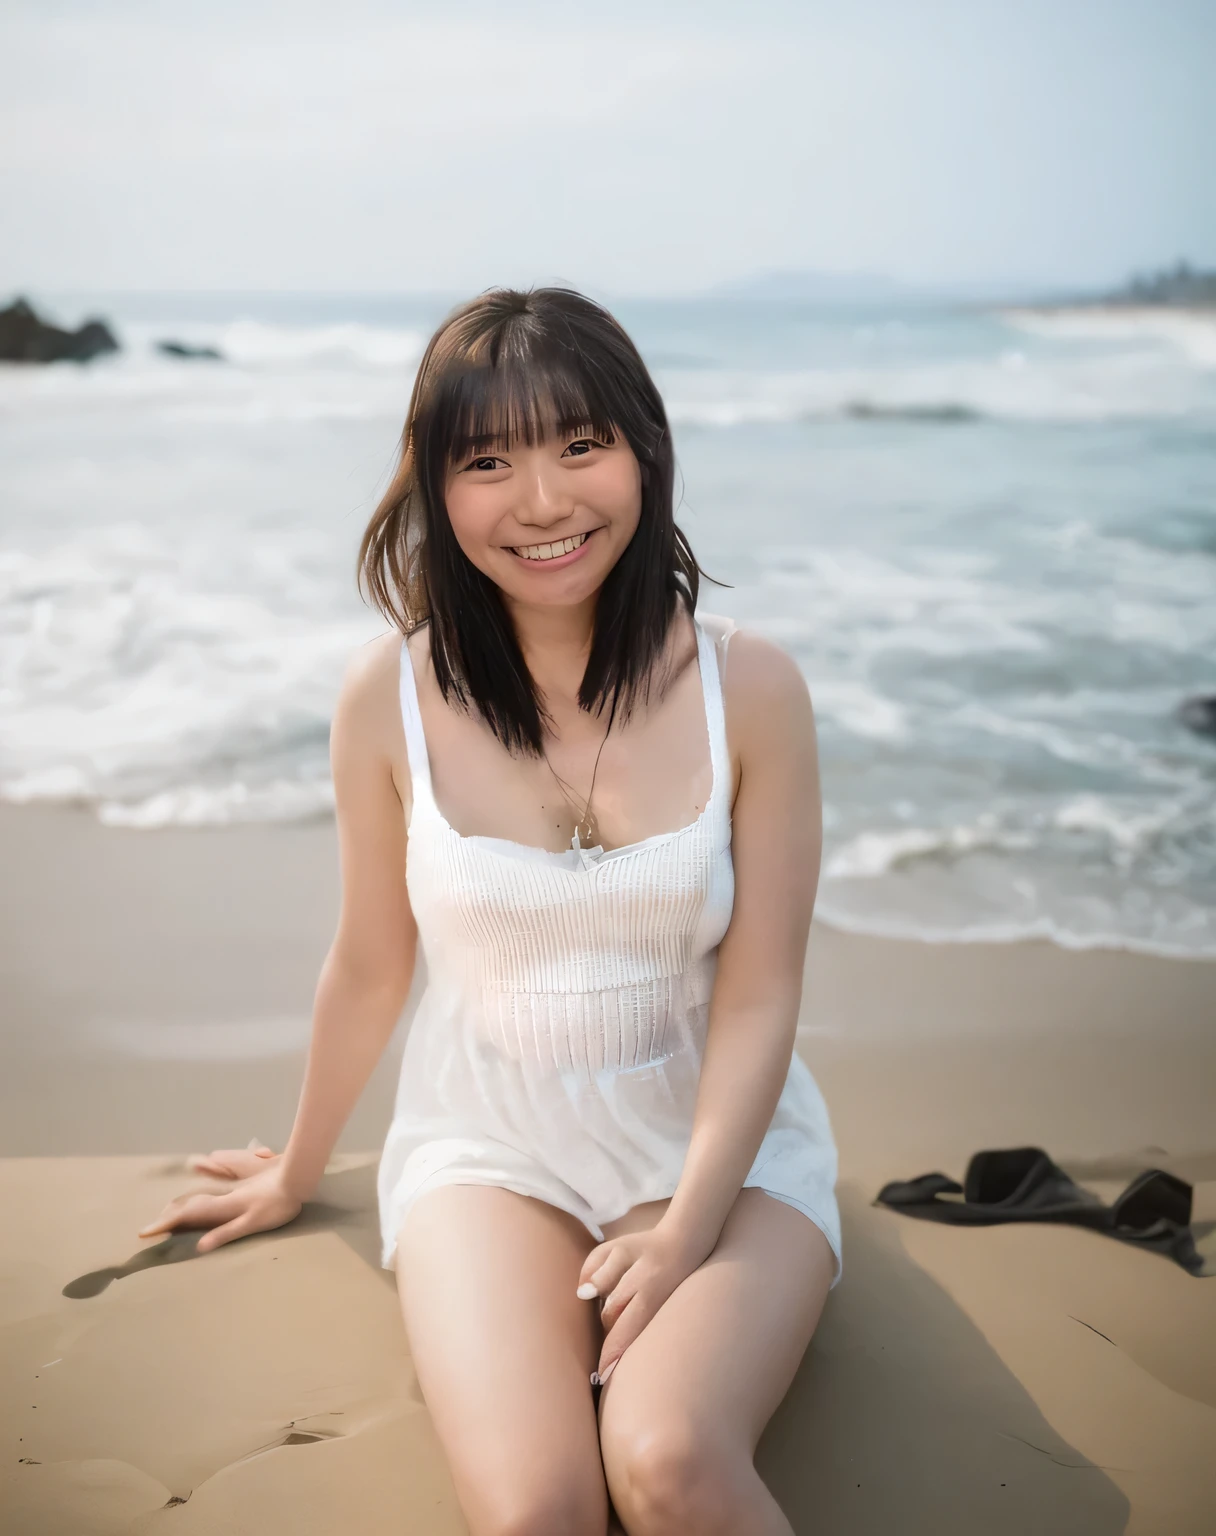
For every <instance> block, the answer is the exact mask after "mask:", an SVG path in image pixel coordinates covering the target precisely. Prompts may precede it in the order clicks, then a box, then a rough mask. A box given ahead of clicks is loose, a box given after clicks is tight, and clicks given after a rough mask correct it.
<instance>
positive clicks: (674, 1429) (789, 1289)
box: [599, 1189, 834, 1536]
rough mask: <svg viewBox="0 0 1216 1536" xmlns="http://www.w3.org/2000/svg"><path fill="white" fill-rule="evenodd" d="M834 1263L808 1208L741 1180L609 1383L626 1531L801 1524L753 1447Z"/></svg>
mask: <svg viewBox="0 0 1216 1536" xmlns="http://www.w3.org/2000/svg"><path fill="white" fill-rule="evenodd" d="M666 1206H667V1202H666V1201H655V1202H653V1203H651V1204H650V1205H645V1206H637V1207H635V1209H634V1210H632V1211H630V1212H629V1214H628V1215H627V1216H623V1217H622V1218H621V1219H620V1221H617V1222H612V1223H610V1224H609V1225H606V1226H605V1227H604V1235H605V1237H615V1236H617V1235H619V1234H620V1233H621V1232H628V1231H638V1230H639V1229H644V1228H648V1227H651V1226H653V1225H654V1223H655V1222H656V1221H657V1220H658V1219H659V1217H660V1216H661V1215H662V1213H663V1211H664V1210H665V1209H666ZM833 1271H834V1260H833V1257H832V1251H831V1248H830V1247H829V1245H828V1241H827V1239H826V1238H825V1237H824V1235H823V1233H822V1232H820V1230H819V1229H818V1227H816V1226H815V1225H814V1224H813V1223H812V1222H810V1221H808V1220H807V1218H806V1217H805V1216H804V1215H803V1214H802V1213H801V1212H800V1211H796V1210H794V1209H793V1208H792V1207H791V1206H788V1205H785V1204H784V1203H783V1202H781V1201H780V1200H776V1199H774V1198H773V1197H772V1196H770V1195H766V1194H765V1193H764V1191H763V1190H760V1189H744V1190H741V1191H740V1194H739V1197H738V1199H737V1200H736V1201H735V1204H734V1206H733V1208H732V1210H731V1213H730V1215H729V1216H728V1217H727V1219H726V1223H725V1225H724V1226H723V1228H722V1235H721V1237H720V1238H719V1240H718V1244H717V1247H716V1248H715V1249H714V1251H713V1252H712V1253H711V1254H710V1256H709V1258H708V1259H706V1260H705V1262H704V1263H703V1264H702V1265H701V1266H700V1268H699V1269H697V1270H696V1271H694V1273H693V1274H691V1275H690V1276H689V1277H688V1279H687V1280H685V1281H684V1282H683V1284H682V1285H680V1286H678V1287H677V1289H676V1290H675V1291H674V1292H673V1293H672V1294H671V1296H670V1297H668V1299H667V1301H666V1302H665V1303H664V1304H663V1306H662V1307H661V1308H660V1310H659V1311H658V1313H657V1314H656V1315H655V1316H654V1317H653V1318H652V1319H651V1321H650V1322H649V1323H648V1324H647V1325H646V1327H645V1328H644V1329H643V1331H642V1333H641V1334H640V1335H639V1336H638V1338H637V1339H635V1340H634V1342H633V1343H632V1344H631V1345H630V1346H629V1348H628V1349H627V1350H626V1351H625V1353H624V1354H623V1355H622V1356H621V1359H620V1363H619V1364H618V1365H617V1367H616V1369H615V1370H614V1371H613V1373H612V1376H611V1378H610V1380H609V1382H608V1385H607V1386H606V1387H604V1388H603V1389H602V1391H601V1393H600V1409H599V1412H600V1447H601V1451H602V1454H603V1461H604V1468H605V1471H606V1473H607V1478H608V1488H609V1491H610V1493H611V1495H612V1502H613V1506H614V1509H615V1512H616V1514H617V1517H618V1518H619V1519H620V1521H621V1524H622V1525H623V1526H624V1529H625V1531H626V1532H627V1533H628V1536H669V1533H671V1536H675V1533H677V1532H678V1533H683V1536H692V1533H696V1536H714V1533H717V1532H722V1533H724V1536H726V1533H729V1536H792V1528H791V1526H790V1524H789V1521H788V1520H786V1518H785V1516H784V1515H783V1514H782V1513H781V1510H780V1508H779V1506H778V1504H777V1502H776V1500H775V1499H774V1498H773V1496H772V1495H771V1494H770V1493H769V1491H768V1489H767V1488H766V1487H765V1486H764V1483H763V1481H762V1480H761V1478H760V1475H759V1473H758V1472H757V1471H756V1468H755V1464H754V1459H753V1458H754V1456H755V1451H756V1445H757V1443H758V1442H759V1439H760V1435H761V1433H762V1431H763V1429H764V1426H765V1425H766V1424H767V1423H768V1421H769V1419H770V1418H771V1417H772V1415H773V1413H774V1411H775V1410H776V1408H777V1406H778V1404H779V1403H780V1402H781V1399H782V1398H783V1397H784V1396H785V1394H786V1391H787V1390H788V1388H789V1385H790V1383H791V1382H792V1381H793V1379H794V1373H795V1371H796V1370H797V1369H798V1364H799V1361H800V1360H801V1359H802V1355H803V1353H804V1351H805V1350H806V1347H807V1345H808V1343H809V1342H810V1339H811V1335H812V1333H813V1332H814V1330H815V1326H816V1324H817V1323H818V1321H819V1314H820V1312H821V1311H822V1310H823V1303H824V1301H825V1299H826V1297H827V1293H828V1288H829V1286H830V1284H831V1280H832V1274H833Z"/></svg>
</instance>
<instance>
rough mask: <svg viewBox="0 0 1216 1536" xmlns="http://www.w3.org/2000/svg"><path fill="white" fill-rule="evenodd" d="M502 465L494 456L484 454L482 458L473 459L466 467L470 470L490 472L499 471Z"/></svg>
mask: <svg viewBox="0 0 1216 1536" xmlns="http://www.w3.org/2000/svg"><path fill="white" fill-rule="evenodd" d="M501 463H502V460H501V459H498V458H495V457H494V455H493V454H490V453H483V454H482V455H481V457H480V458H477V459H472V460H471V461H470V462H469V463H468V464H467V465H466V466H465V467H466V468H468V469H481V470H490V469H497V468H498V466H499V465H500V464H501Z"/></svg>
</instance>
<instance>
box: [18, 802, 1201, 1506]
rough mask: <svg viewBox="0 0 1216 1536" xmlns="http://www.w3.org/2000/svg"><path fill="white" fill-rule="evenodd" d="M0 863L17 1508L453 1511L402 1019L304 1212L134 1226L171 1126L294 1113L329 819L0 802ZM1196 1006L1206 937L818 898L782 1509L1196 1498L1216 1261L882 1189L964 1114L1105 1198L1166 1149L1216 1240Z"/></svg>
mask: <svg viewBox="0 0 1216 1536" xmlns="http://www.w3.org/2000/svg"><path fill="white" fill-rule="evenodd" d="M0 863H2V864H3V866H4V868H5V870H6V875H7V878H6V880H5V881H4V882H3V893H2V895H0V902H2V903H3V910H0V919H2V920H3V922H2V928H0V932H2V935H3V937H2V939H0V977H2V985H3V1004H4V1006H3V1022H2V1031H3V1033H2V1036H0V1050H2V1052H3V1062H2V1068H3V1070H2V1072H0V1127H2V1135H3V1144H2V1145H0V1152H2V1153H3V1154H4V1155H3V1156H2V1157H0V1209H2V1210H3V1223H2V1226H0V1382H2V1383H3V1387H2V1389H0V1420H2V1427H0V1432H2V1438H0V1444H2V1445H3V1448H4V1460H3V1463H2V1464H0V1532H2V1533H3V1536H127V1533H144V1532H159V1531H169V1530H172V1531H174V1532H178V1533H200V1536H201V1533H208V1536H211V1533H215V1536H220V1533H223V1536H230V1533H231V1536H245V1533H249V1536H253V1533H257V1536H280V1533H281V1536H289V1533H290V1536H314V1533H315V1536H322V1533H325V1536H328V1533H331V1532H334V1533H336V1532H343V1533H345V1532H347V1531H357V1532H359V1533H360V1536H380V1533H382V1532H383V1533H385V1536H387V1533H389V1532H392V1533H394V1536H402V1533H405V1536H413V1533H427V1536H446V1533H458V1532H463V1531H464V1530H465V1526H464V1523H463V1521H462V1520H461V1517H460V1513H459V1509H458V1507H457V1505H456V1501H455V1498H454V1495H453V1492H452V1488H451V1484H450V1481H449V1479H448V1475H447V1472H446V1468H445V1465H444V1461H443V1456H442V1452H441V1450H440V1447H439V1445H438V1443H437V1441H436V1439H435V1436H434V1433H433V1431H432V1429H431V1426H430V1422H429V1419H428V1416H427V1412H426V1408H425V1405H424V1403H423V1402H422V1399H421V1396H420V1393H419V1391H418V1387H417V1383H416V1380H415V1378H414V1374H413V1371H412V1368H411V1364H410V1359H409V1353H408V1350H407V1347H406V1341H405V1337H404V1331H403V1328H402V1325H401V1320H400V1314H399V1310H398V1305H397V1298H396V1294H395V1290H394V1284H393V1277H392V1276H391V1275H390V1274H389V1273H388V1272H387V1271H384V1270H381V1269H380V1267H379V1260H378V1234H377V1231H376V1216H375V1190H374V1180H375V1171H376V1162H377V1156H378V1146H379V1141H380V1139H381V1138H382V1136H383V1133H384V1129H385V1127H386V1124H387V1117H388V1113H389V1105H390V1099H391V1092H392V1085H393V1078H394V1075H395V1071H396V1064H397V1062H398V1061H399V1059H400V1043H401V1041H400V1035H401V1032H400V1031H399V1037H398V1039H397V1040H396V1041H395V1042H394V1045H393V1047H391V1048H390V1050H389V1052H387V1053H386V1057H385V1060H384V1061H383V1062H382V1064H381V1067H380V1069H378V1070H377V1073H376V1074H375V1076H374V1077H373V1080H372V1082H371V1083H370V1084H369V1087H368V1090H367V1092H366V1093H365V1095H364V1098H363V1101H362V1102H361V1104H360V1105H359V1108H358V1110H357V1111H356V1114H355V1116H354V1117H352V1121H351V1125H350V1126H349V1127H348V1131H347V1134H346V1135H345V1136H344V1137H343V1140H342V1142H341V1143H340V1147H339V1150H338V1152H337V1153H336V1154H335V1156H334V1159H333V1160H332V1162H331V1166H330V1169H329V1171H328V1172H327V1174H326V1177H325V1179H324V1180H323V1183H322V1186H321V1189H320V1191H319V1193H318V1196H317V1198H316V1200H314V1201H313V1202H310V1204H309V1205H308V1206H307V1207H306V1208H305V1211H304V1213H303V1214H302V1216H301V1217H300V1219H299V1220H298V1221H297V1222H295V1223H293V1224H292V1225H291V1226H289V1227H286V1228H283V1229H281V1230H280V1231H278V1232H272V1233H264V1234H260V1235H258V1236H256V1237H253V1238H247V1239H244V1240H242V1241H239V1242H236V1243H233V1244H231V1245H229V1246H226V1247H224V1248H221V1249H219V1250H217V1251H216V1252H215V1253H212V1254H208V1255H205V1256H203V1257H197V1256H196V1255H195V1253H194V1246H195V1242H196V1235H195V1234H182V1235H179V1236H175V1237H171V1238H166V1239H163V1240H161V1241H157V1242H141V1241H140V1240H139V1239H138V1238H137V1237H136V1235H135V1233H136V1229H137V1228H138V1227H139V1226H140V1225H141V1224H142V1223H143V1222H144V1221H146V1220H148V1219H149V1218H150V1217H151V1216H152V1215H154V1214H155V1213H156V1212H157V1211H158V1210H159V1209H160V1207H161V1206H162V1205H163V1203H164V1202H165V1200H166V1199H168V1198H169V1197H170V1196H171V1195H173V1194H176V1193H178V1192H180V1191H182V1190H184V1189H187V1188H190V1187H202V1186H203V1185H204V1183H205V1181H203V1180H200V1179H199V1178H198V1177H197V1176H196V1175H193V1174H191V1173H190V1171H189V1170H188V1168H187V1166H186V1162H185V1157H186V1155H187V1154H188V1153H189V1152H192V1151H201V1150H207V1149H209V1148H211V1147H215V1146H224V1145H243V1144H244V1143H245V1142H246V1141H247V1140H248V1139H249V1137H250V1136H252V1135H255V1134H256V1135H258V1136H260V1137H262V1139H263V1140H265V1141H268V1142H269V1143H271V1144H272V1145H276V1146H277V1145H281V1143H282V1138H283V1136H284V1135H285V1133H286V1130H287V1128H288V1127H289V1126H290V1122H291V1114H292V1111H293V1109H294V1102H295V1094H296V1091H297V1089H298V1085H299V1074H300V1069H301V1065H302V1048H303V1044H304V1041H305V1039H306V1032H307V1017H308V1007H309V1001H310V998H311V992H312V987H313V984H314V982H315V978H316V969H317V967H318V966H319V964H320V960H321V957H322V956H323V955H324V952H325V947H326V945H327V943H328V939H329V934H330V932H331V925H332V921H333V914H334V910H335V905H336V889H335V885H336V876H335V861H334V851H333V833H332V828H330V827H329V826H326V825H317V826H312V827H302V828H300V827H297V828H256V829H247V830H239V831H234V832H215V833H211V832H198V833H195V832H182V833H164V834H161V833H155V834H134V833H127V832H111V831H108V830H106V829H104V828H100V827H98V826H96V825H95V824H94V823H92V822H91V821H90V820H89V819H88V818H87V817H86V816H85V815H83V814H77V813H64V812H33V811H30V812H16V811H4V812H3V813H0ZM407 1020H408V1010H407ZM1214 1025H1216V966H1211V965H1207V964H1203V963H1199V962H1180V961H1166V960H1157V959H1152V958H1144V957H1135V956H1129V955H1125V954H1117V953H1109V954H1107V953H1100V954H1098V953H1089V954H1067V953H1064V952H1062V951H1060V950H1058V949H1055V948H1053V947H1052V946H1050V945H1047V944H1032V945H1019V946H1007V947H992V948H989V947H982V946H950V947H930V946H925V945H916V944H899V943H891V942H885V941H877V940H872V939H863V938H855V937H848V936H844V935H840V934H837V933H833V932H831V931H828V930H824V929H817V930H816V932H815V934H814V936H813V939H812V944H811V950H810V954H809V957H808V970H807V988H806V999H805V1003H804V1014H803V1028H802V1029H801V1030H800V1034H799V1049H800V1051H802V1052H803V1054H804V1055H805V1057H806V1059H807V1061H808V1062H809V1063H810V1065H811V1067H812V1069H813V1070H814V1071H815V1073H816V1075H817V1077H818V1078H819V1081H820V1083H821V1085H822V1086H823V1089H824V1092H825V1095H826V1097H827V1100H828V1103H829V1106H830V1108H831V1110H832V1114H833V1119H834V1123H835V1126H836V1131H837V1135H838V1139H839V1143H840V1149H841V1164H842V1175H841V1189H840V1194H841V1207H842V1213H843V1217H844V1242H845V1260H844V1262H845V1270H844V1277H843V1279H842V1282H841V1284H840V1286H839V1287H838V1288H837V1289H836V1290H835V1291H834V1292H833V1293H832V1295H831V1297H830V1299H829V1303H828V1308H827V1311H826V1314H825V1317H824V1320H823V1323H822V1324H821V1327H820V1329H819V1332H818V1334H817V1336H816V1338H815V1340H814V1342H813V1344H812V1346H811V1348H810V1350H809V1351H808V1353H807V1355H806V1358H805V1359H804V1361H803V1363H802V1366H801V1369H800V1371H799V1373H798V1377H797V1379H796V1381H795V1383H794V1386H793V1388H792V1389H791V1391H790V1393H789V1395H788V1397H787V1399H786V1401H785V1403H784V1404H783V1406H782V1407H781V1409H780V1410H779V1412H778V1414H777V1415H776V1417H775V1418H774V1419H773V1421H772V1423H771V1424H770V1426H769V1429H768V1431H767V1433H766V1435H765V1437H764V1439H763V1441H762V1442H761V1447H760V1452H759V1457H758V1462H759V1466H760V1469H761V1471H762V1473H763V1475H764V1476H765V1478H766V1480H767V1481H768V1483H769V1486H770V1487H771V1488H772V1489H773V1491H774V1493H775V1495H776V1496H777V1498H778V1500H779V1501H780V1503H781V1504H782V1506H783V1508H784V1509H785V1511H786V1513H787V1515H788V1516H789V1519H790V1521H791V1523H792V1524H793V1526H794V1529H795V1530H796V1531H797V1532H798V1533H799V1536H803V1533H806V1536H811V1533H815V1536H836V1533H842V1536H843V1533H850V1536H854V1533H863V1536H868V1533H874V1536H879V1533H882V1536H891V1533H899V1536H913V1533H915V1536H919V1533H925V1536H929V1533H934V1536H937V1533H954V1532H957V1533H959V1536H963V1533H966V1536H1003V1533H1009V1536H1025V1533H1031V1532H1033V1533H1036V1536H1037V1533H1059V1536H1086V1533H1091V1532H1092V1533H1102V1536H1106V1533H1115V1532H1123V1531H1128V1532H1134V1533H1152V1536H1157V1533H1161V1536H1167V1533H1168V1536H1188V1533H1195V1536H1199V1533H1205V1536H1206V1533H1208V1532H1210V1531H1211V1530H1212V1529H1213V1513H1212V1512H1213V1510H1216V1280H1213V1279H1209V1278H1205V1277H1193V1276H1191V1275H1188V1274H1186V1273H1185V1272H1184V1271H1183V1270H1181V1269H1179V1268H1178V1267H1177V1266H1175V1265H1173V1264H1171V1263H1170V1262H1169V1261H1167V1260H1165V1259H1162V1258H1160V1257H1157V1256H1155V1255H1152V1254H1148V1253H1144V1252H1141V1251H1138V1250H1135V1249H1133V1248H1130V1247H1127V1246H1124V1245H1121V1244H1118V1243H1115V1242H1113V1241H1111V1240H1110V1239H1107V1238H1103V1237H1100V1236H1097V1235H1095V1234H1092V1233H1088V1232H1082V1231H1078V1230H1075V1229H1067V1228H1051V1227H1041V1226H1040V1227H1027V1226H1018V1227H1011V1226H1003V1227H994V1228H985V1229H973V1230H960V1229H957V1228H951V1227H946V1226H939V1225H933V1224H929V1223H921V1222H917V1221H914V1220H912V1219H909V1218H906V1217H901V1216H898V1215H895V1214H893V1213H891V1212H889V1211H886V1210H883V1209H881V1208H878V1207H875V1206H874V1205H873V1204H872V1203H871V1202H872V1199H873V1195H874V1193H875V1191H876V1190H877V1188H878V1186H879V1185H880V1184H881V1183H883V1182H884V1181H885V1180H887V1179H890V1178H899V1177H909V1176H912V1175H915V1174H919V1173H923V1172H926V1171H928V1170H930V1169H935V1168H941V1169H942V1170H943V1171H945V1172H948V1173H951V1174H954V1175H955V1176H960V1175H961V1174H962V1171H963V1168H964V1166H965V1163H966V1159H967V1157H968V1155H969V1154H970V1153H971V1152H973V1151H975V1150H977V1149H979V1148H981V1147H991V1146H1012V1145H1018V1144H1024V1143H1034V1144H1038V1145H1042V1146H1044V1147H1046V1148H1047V1149H1048V1150H1049V1151H1050V1152H1051V1153H1052V1155H1053V1156H1055V1157H1056V1159H1057V1160H1058V1161H1059V1162H1061V1163H1063V1164H1064V1166H1066V1167H1067V1168H1068V1169H1069V1171H1070V1172H1072V1173H1073V1174H1074V1176H1076V1177H1078V1178H1080V1179H1082V1180H1083V1181H1084V1182H1086V1183H1087V1184H1089V1185H1090V1186H1091V1187H1092V1188H1094V1189H1095V1190H1097V1191H1098V1192H1100V1193H1102V1194H1103V1195H1104V1196H1107V1197H1110V1196H1113V1195H1114V1194H1115V1193H1117V1192H1118V1190H1119V1189H1120V1188H1121V1187H1122V1186H1123V1184H1125V1183H1126V1182H1127V1180H1128V1179H1130V1178H1131V1177H1132V1176H1133V1175H1134V1174H1135V1173H1136V1172H1138V1171H1139V1170H1140V1169H1142V1168H1144V1167H1148V1166H1158V1167H1163V1168H1168V1169H1171V1170H1173V1171H1175V1172H1177V1173H1179V1174H1181V1175H1182V1176H1183V1177H1185V1178H1187V1179H1189V1180H1191V1181H1192V1182H1193V1183H1194V1184H1195V1190H1196V1231H1197V1235H1198V1237H1199V1241H1200V1246H1201V1249H1202V1250H1203V1251H1204V1252H1205V1254H1206V1255H1207V1258H1208V1269H1209V1271H1211V1270H1213V1269H1216V1264H1214V1263H1213V1259H1214V1258H1216V1246H1214V1237H1216V1028H1214ZM404 1027H405V1026H404V1025H403V1029H404ZM724 1390H729V1387H728V1384H727V1385H724Z"/></svg>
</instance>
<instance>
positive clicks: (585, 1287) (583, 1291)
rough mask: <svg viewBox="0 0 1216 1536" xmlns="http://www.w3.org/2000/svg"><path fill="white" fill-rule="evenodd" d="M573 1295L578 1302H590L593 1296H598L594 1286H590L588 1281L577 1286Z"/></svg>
mask: <svg viewBox="0 0 1216 1536" xmlns="http://www.w3.org/2000/svg"><path fill="white" fill-rule="evenodd" d="M574 1294H575V1295H576V1296H577V1297H578V1299H579V1300H580V1301H590V1300H591V1298H592V1297H593V1296H598V1295H599V1292H598V1291H597V1290H596V1288H595V1286H593V1285H592V1283H591V1281H590V1280H584V1281H583V1283H582V1285H580V1286H579V1288H578V1290H577V1291H575V1293H574Z"/></svg>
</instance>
